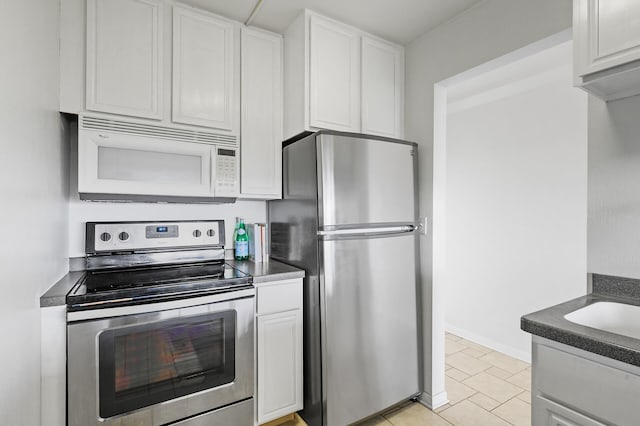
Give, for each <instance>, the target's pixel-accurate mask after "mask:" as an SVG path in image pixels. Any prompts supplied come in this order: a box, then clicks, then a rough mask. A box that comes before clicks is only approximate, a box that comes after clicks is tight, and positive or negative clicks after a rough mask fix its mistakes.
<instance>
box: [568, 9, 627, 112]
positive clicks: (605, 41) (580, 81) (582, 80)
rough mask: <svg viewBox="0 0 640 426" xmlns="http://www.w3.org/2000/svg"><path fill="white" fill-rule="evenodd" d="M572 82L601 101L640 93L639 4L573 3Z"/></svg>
mask: <svg viewBox="0 0 640 426" xmlns="http://www.w3.org/2000/svg"><path fill="white" fill-rule="evenodd" d="M573 13H574V21H573V40H574V73H575V76H574V77H575V83H576V85H577V86H581V87H582V88H584V89H585V90H587V91H589V92H591V93H593V94H594V95H596V96H598V97H600V98H602V99H604V100H614V99H620V98H624V97H628V96H633V95H636V94H639V93H640V25H639V24H638V23H639V22H640V2H638V1H637V0H615V1H611V0H574V3H573Z"/></svg>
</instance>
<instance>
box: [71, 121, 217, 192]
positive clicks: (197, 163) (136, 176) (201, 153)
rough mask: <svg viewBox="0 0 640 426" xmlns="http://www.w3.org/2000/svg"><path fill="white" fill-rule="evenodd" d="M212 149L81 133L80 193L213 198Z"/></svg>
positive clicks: (114, 135)
mask: <svg viewBox="0 0 640 426" xmlns="http://www.w3.org/2000/svg"><path fill="white" fill-rule="evenodd" d="M211 151H212V148H211V146H208V145H204V144H198V143H189V142H175V141H171V140H158V139H157V138H148V137H140V136H132V135H124V134H117V133H110V132H100V131H84V130H83V131H80V133H79V137H78V192H80V193H98V194H135V195H166V196H212V195H213V194H212V190H211Z"/></svg>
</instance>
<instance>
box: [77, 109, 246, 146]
mask: <svg viewBox="0 0 640 426" xmlns="http://www.w3.org/2000/svg"><path fill="white" fill-rule="evenodd" d="M80 123H81V124H80V127H81V128H82V129H87V130H103V131H106V132H116V133H125V134H129V135H136V136H145V137H152V138H161V139H169V140H174V141H175V140H178V141H184V142H196V143H204V144H215V145H227V146H233V147H236V146H237V145H238V137H237V136H233V135H221V134H218V133H214V132H207V131H202V130H190V129H182V128H176V127H167V126H158V125H154V124H143V123H134V122H131V121H123V120H114V119H109V118H102V117H91V116H86V115H85V116H81V117H80Z"/></svg>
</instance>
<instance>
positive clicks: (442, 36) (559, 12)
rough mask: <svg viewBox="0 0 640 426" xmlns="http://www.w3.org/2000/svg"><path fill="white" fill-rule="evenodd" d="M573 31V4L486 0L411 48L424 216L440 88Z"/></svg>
mask: <svg viewBox="0 0 640 426" xmlns="http://www.w3.org/2000/svg"><path fill="white" fill-rule="evenodd" d="M570 26H571V1H570V0H538V1H530V0H486V1H483V2H480V3H478V5H477V6H476V7H473V8H471V9H469V10H468V11H467V12H465V13H463V14H461V15H459V16H457V17H456V18H454V19H452V20H451V21H449V22H448V23H446V24H443V25H441V26H439V27H437V28H436V29H434V30H432V31H430V32H428V33H426V34H424V35H423V36H421V37H420V38H418V39H417V40H415V41H414V42H412V43H411V44H409V46H407V50H406V91H405V93H406V109H405V110H406V115H405V125H406V136H407V138H408V139H410V140H415V141H416V142H418V143H419V144H420V188H421V189H420V204H421V206H420V208H421V215H422V216H428V217H432V210H433V209H432V207H433V203H432V193H431V188H432V184H433V181H432V178H433V177H432V170H431V164H432V159H433V130H434V126H433V115H434V108H433V101H434V84H436V83H438V82H439V81H442V80H444V79H447V78H449V77H451V76H454V75H456V74H459V73H461V72H463V71H465V70H468V69H470V68H473V67H475V66H478V65H480V64H483V63H485V62H487V61H489V60H492V59H494V58H497V57H499V56H502V55H504V54H506V53H508V52H511V51H513V50H516V49H518V48H521V47H523V46H526V45H528V44H530V43H533V42H535V41H537V40H540V39H542V38H544V37H547V36H550V35H552V34H555V33H558V32H560V31H562V30H565V29H566V28H569V27H570ZM431 237H432V236H431V234H430V235H429V236H427V237H424V238H423V239H422V242H421V258H422V260H421V266H422V269H421V274H422V285H423V298H422V303H423V306H424V308H423V322H424V333H423V334H424V382H425V383H424V390H425V392H426V394H427V395H426V399H433V400H434V401H436V402H437V401H438V399H441V398H442V396H443V392H444V357H443V346H444V335H443V332H444V312H442V307H441V306H434V305H433V303H432V300H433V296H434V290H435V291H436V292H438V291H440V289H437V288H436V289H434V288H433V287H432V285H431V276H432V273H433V270H432V264H431V259H432V254H433V253H432V249H431V247H432V241H431ZM436 295H437V294H436ZM433 330H435V331H436V332H435V334H434V332H433ZM434 362H435V365H436V367H435V369H434V367H433V363H434ZM427 402H431V401H427Z"/></svg>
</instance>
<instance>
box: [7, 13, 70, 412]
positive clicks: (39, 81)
mask: <svg viewBox="0 0 640 426" xmlns="http://www.w3.org/2000/svg"><path fill="white" fill-rule="evenodd" d="M58 7H59V5H58V2H57V1H51V0H24V1H3V2H2V3H1V5H0V52H2V61H3V62H2V66H1V67H0V94H1V98H2V101H1V102H0V146H1V147H2V151H1V152H2V153H1V154H0V175H1V176H2V178H1V179H0V194H1V195H2V201H1V203H2V207H1V208H0V218H1V220H0V235H2V238H1V241H2V244H1V245H0V270H1V271H2V278H1V281H0V290H1V291H2V297H1V298H0V334H1V335H2V350H1V351H0V365H2V379H1V380H0V424H2V425H37V424H40V408H39V407H40V309H39V298H40V295H41V294H42V293H43V292H44V291H45V290H46V289H47V288H48V287H49V286H51V285H52V284H53V283H54V282H55V281H57V279H59V278H60V277H61V276H62V275H64V273H65V272H66V268H67V251H68V248H67V246H68V241H67V235H68V232H67V205H66V198H67V194H68V183H67V179H68V176H67V175H68V172H67V170H68V164H69V162H68V146H67V145H66V144H65V143H64V142H63V138H62V136H61V133H62V132H61V121H60V118H59V114H58V112H57V110H58V32H59V29H58V15H59V13H58Z"/></svg>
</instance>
